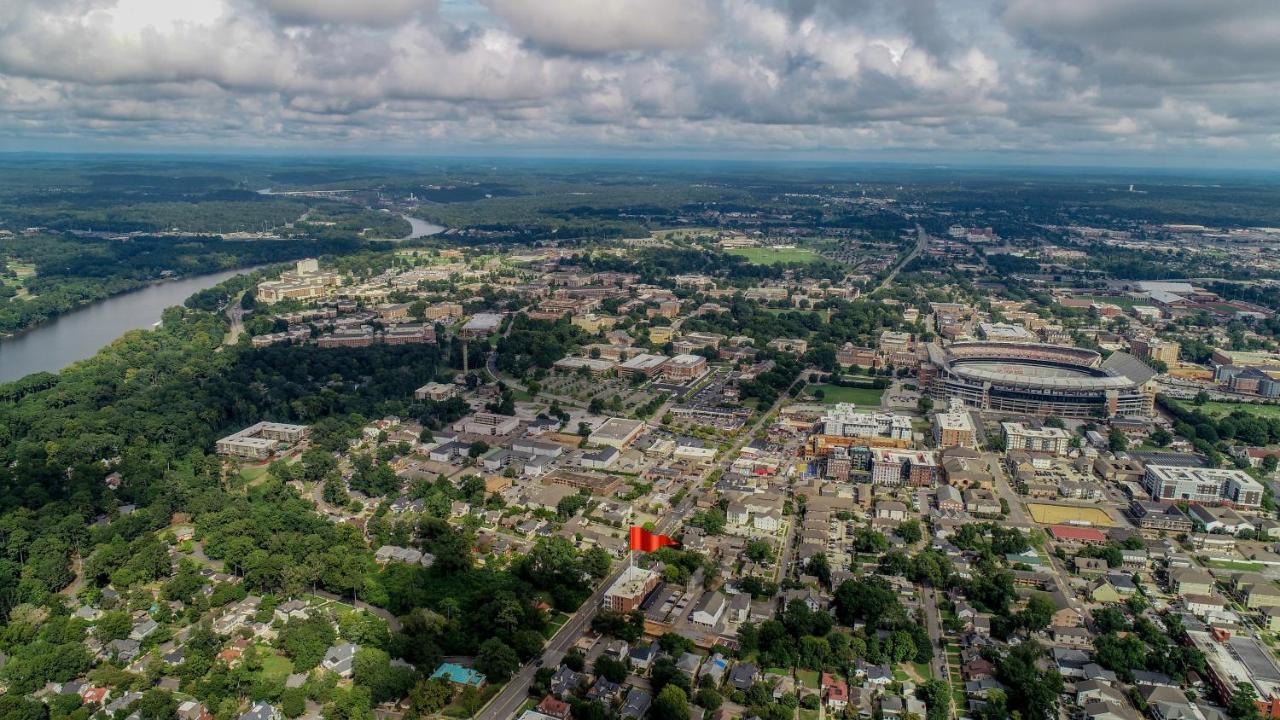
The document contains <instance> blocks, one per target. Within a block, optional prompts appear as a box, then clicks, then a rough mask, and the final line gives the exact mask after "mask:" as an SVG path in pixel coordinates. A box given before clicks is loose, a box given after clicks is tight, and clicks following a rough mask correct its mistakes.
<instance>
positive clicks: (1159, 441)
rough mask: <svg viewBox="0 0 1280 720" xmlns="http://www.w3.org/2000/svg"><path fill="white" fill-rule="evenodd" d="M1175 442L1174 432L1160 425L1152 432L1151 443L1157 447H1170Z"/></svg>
mask: <svg viewBox="0 0 1280 720" xmlns="http://www.w3.org/2000/svg"><path fill="white" fill-rule="evenodd" d="M1171 442H1173V434H1172V433H1170V432H1169V431H1168V430H1166V429H1164V428H1163V427H1158V428H1156V429H1155V431H1154V432H1152V433H1151V444H1152V445H1155V446H1156V447H1168V445H1169V443H1171Z"/></svg>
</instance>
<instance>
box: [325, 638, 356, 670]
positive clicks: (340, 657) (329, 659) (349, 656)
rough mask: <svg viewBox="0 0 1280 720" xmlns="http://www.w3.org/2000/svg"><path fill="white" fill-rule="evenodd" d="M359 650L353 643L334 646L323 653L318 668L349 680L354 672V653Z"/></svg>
mask: <svg viewBox="0 0 1280 720" xmlns="http://www.w3.org/2000/svg"><path fill="white" fill-rule="evenodd" d="M359 649H360V648H359V646H358V645H355V644H353V643H342V644H340V645H334V646H332V647H330V648H329V649H328V650H326V651H325V653H324V659H323V660H321V661H320V666H321V667H323V668H324V669H325V670H328V671H329V672H331V673H336V674H337V675H338V676H340V677H344V678H349V677H351V673H352V672H354V670H355V667H354V666H355V661H356V651H358V650H359Z"/></svg>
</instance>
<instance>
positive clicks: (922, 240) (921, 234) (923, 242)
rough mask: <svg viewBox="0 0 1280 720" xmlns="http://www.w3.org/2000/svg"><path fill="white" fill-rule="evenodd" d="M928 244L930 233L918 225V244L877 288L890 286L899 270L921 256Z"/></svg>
mask: <svg viewBox="0 0 1280 720" xmlns="http://www.w3.org/2000/svg"><path fill="white" fill-rule="evenodd" d="M928 246H929V233H927V232H925V231H924V227H923V226H921V225H916V246H915V247H914V248H912V249H911V252H909V253H907V255H906V257H904V258H902V260H901V261H899V262H898V264H897V265H894V266H893V270H891V271H889V274H888V275H886V276H885V277H884V280H881V281H880V284H879V285H877V286H876V290H880V289H882V288H886V287H889V283H891V282H893V279H894V278H895V277H897V276H898V271H899V270H901V269H902V268H904V267H906V265H907V263H909V262H911V261H912V260H915V259H916V258H917V257H919V255H920V253H922V252H924V249H925V248H926V247H928ZM871 292H873V293H874V292H875V290H872V291H871Z"/></svg>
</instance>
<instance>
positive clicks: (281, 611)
mask: <svg viewBox="0 0 1280 720" xmlns="http://www.w3.org/2000/svg"><path fill="white" fill-rule="evenodd" d="M272 614H273V616H274V617H275V619H277V620H279V621H280V622H289V621H290V620H305V619H306V618H307V616H308V615H310V611H309V610H308V609H307V604H306V603H305V602H303V601H301V600H290V601H288V602H284V603H280V605H279V606H277V607H276V609H275V612H274V613H272Z"/></svg>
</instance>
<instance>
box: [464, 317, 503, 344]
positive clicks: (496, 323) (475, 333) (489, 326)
mask: <svg viewBox="0 0 1280 720" xmlns="http://www.w3.org/2000/svg"><path fill="white" fill-rule="evenodd" d="M501 326H502V316H501V315H498V314H496V313H476V314H475V315H472V316H471V319H470V320H468V321H467V322H466V324H464V325H463V326H462V329H461V330H460V331H459V334H460V335H461V336H462V337H464V338H467V339H470V338H478V337H484V336H486V335H492V334H493V333H495V332H497V331H498V328H499V327H501Z"/></svg>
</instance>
